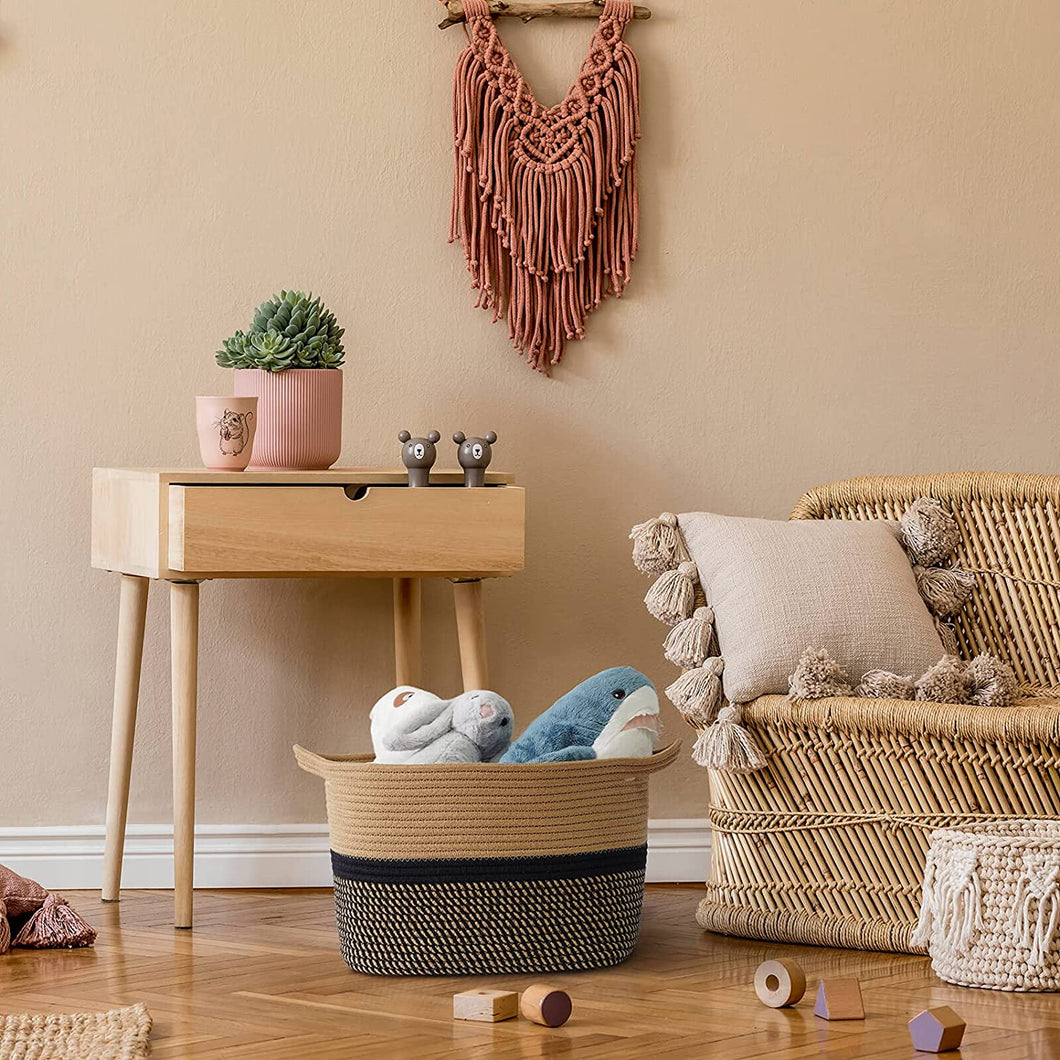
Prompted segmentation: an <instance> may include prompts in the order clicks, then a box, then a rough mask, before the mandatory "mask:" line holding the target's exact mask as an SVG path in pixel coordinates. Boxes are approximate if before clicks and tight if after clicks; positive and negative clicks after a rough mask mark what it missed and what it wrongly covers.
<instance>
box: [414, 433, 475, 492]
mask: <svg viewBox="0 0 1060 1060" xmlns="http://www.w3.org/2000/svg"><path fill="white" fill-rule="evenodd" d="M441 440H442V436H441V435H440V434H439V433H438V432H437V431H428V432H427V437H426V438H413V437H412V435H411V434H409V432H408V431H401V432H400V433H399V434H398V441H399V442H401V443H402V445H401V462H402V463H403V464H404V465H405V467H407V468H408V470H409V485H410V486H429V485H430V484H431V468H432V467H434V462H435V460H437V459H438V450H437V449H435V448H434V446H435V443H436V442H440V441H441ZM487 462H488V461H487Z"/></svg>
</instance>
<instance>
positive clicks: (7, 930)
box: [0, 898, 11, 954]
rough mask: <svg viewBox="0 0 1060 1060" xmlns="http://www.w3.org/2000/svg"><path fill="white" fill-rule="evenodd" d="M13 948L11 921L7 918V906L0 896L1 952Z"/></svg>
mask: <svg viewBox="0 0 1060 1060" xmlns="http://www.w3.org/2000/svg"><path fill="white" fill-rule="evenodd" d="M9 949H11V921H10V920H8V919H7V906H6V905H4V900H3V898H0V954H4V953H7V951H8V950H9Z"/></svg>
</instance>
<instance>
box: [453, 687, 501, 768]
mask: <svg viewBox="0 0 1060 1060" xmlns="http://www.w3.org/2000/svg"><path fill="white" fill-rule="evenodd" d="M452 706H453V729H454V731H456V732H459V733H462V734H463V735H464V736H466V737H467V738H468V739H469V740H470V741H471V742H472V743H473V744H475V746H476V747H478V749H479V751H480V752H481V754H482V761H483V762H489V761H492V760H493V759H495V758H497V757H498V756H500V755H501V754H503V753H504V752H505V751H506V750H507V748H508V744H509V743H511V740H512V729H513V728H514V727H515V719H514V715H513V714H512V708H511V706H510V704H509V703H508V701H507V700H506V699H504V698H503V697H501V696H498V695H497V693H496V692H485V691H474V692H465V693H464V694H463V695H460V696H457V697H456V699H454V700H453V701H452Z"/></svg>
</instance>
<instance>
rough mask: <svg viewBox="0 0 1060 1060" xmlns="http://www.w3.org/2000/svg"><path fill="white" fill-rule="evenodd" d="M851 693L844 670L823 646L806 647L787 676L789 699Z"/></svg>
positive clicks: (819, 697) (852, 692) (823, 697)
mask: <svg viewBox="0 0 1060 1060" xmlns="http://www.w3.org/2000/svg"><path fill="white" fill-rule="evenodd" d="M853 694H854V690H853V688H852V687H851V684H850V678H849V677H848V676H847V672H846V670H844V669H843V667H842V666H840V665H839V663H837V662H836V661H835V659H833V658H832V656H831V655H829V654H828V652H827V651H826V650H825V649H824V648H807V649H806V650H805V651H804V652H803V653H802V658H801V659H799V665H798V666H796V667H795V672H794V673H793V674H792V675H791V676H790V677H789V678H788V698H789V699H827V698H828V697H829V696H850V695H853Z"/></svg>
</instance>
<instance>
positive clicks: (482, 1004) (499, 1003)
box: [453, 990, 519, 1023]
mask: <svg viewBox="0 0 1060 1060" xmlns="http://www.w3.org/2000/svg"><path fill="white" fill-rule="evenodd" d="M518 1014H519V995H518V994H517V993H516V992H515V991H514V990H465V991H464V992H463V993H462V994H453V1019H455V1020H478V1021H479V1022H480V1023H499V1022H500V1021H501V1020H510V1019H515V1017H516V1016H517V1015H518Z"/></svg>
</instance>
